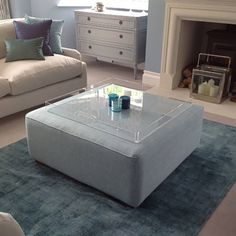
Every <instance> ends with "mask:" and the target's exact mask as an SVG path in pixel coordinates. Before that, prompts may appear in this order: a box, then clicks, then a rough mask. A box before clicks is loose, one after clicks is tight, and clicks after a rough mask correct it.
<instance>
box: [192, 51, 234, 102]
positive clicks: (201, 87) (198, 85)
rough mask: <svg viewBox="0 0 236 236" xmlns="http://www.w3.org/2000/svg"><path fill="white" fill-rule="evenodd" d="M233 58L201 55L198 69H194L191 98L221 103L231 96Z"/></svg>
mask: <svg viewBox="0 0 236 236" xmlns="http://www.w3.org/2000/svg"><path fill="white" fill-rule="evenodd" d="M230 65H231V58H230V57H227V56H221V55H213V54H206V53H199V55H198V64H197V67H196V68H194V69H193V73H192V84H191V89H190V97H192V98H195V99H199V100H203V101H207V102H212V103H221V102H222V101H223V100H224V99H226V98H227V97H228V96H229V89H230V83H231V68H230Z"/></svg>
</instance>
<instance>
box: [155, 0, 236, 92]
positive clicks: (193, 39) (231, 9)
mask: <svg viewBox="0 0 236 236" xmlns="http://www.w3.org/2000/svg"><path fill="white" fill-rule="evenodd" d="M204 22H209V23H220V24H232V25H234V24H236V2H235V0H166V9H165V25H164V36H163V47H162V62H161V73H160V85H159V86H160V88H164V89H168V90H173V89H175V88H177V87H178V84H179V82H180V79H181V71H182V69H183V68H184V67H185V66H186V65H187V64H188V63H189V62H191V58H192V56H193V54H194V52H193V49H194V50H196V43H197V41H198V35H197V34H198V32H199V31H198V30H199V29H198V28H199V27H200V28H201V26H202V25H201V23H204ZM196 23H197V24H196ZM194 45H195V46H194Z"/></svg>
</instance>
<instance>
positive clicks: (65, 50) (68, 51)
mask: <svg viewBox="0 0 236 236" xmlns="http://www.w3.org/2000/svg"><path fill="white" fill-rule="evenodd" d="M62 50H63V55H65V56H68V57H73V58H75V59H77V60H80V61H81V54H80V52H79V51H77V50H76V49H72V48H62Z"/></svg>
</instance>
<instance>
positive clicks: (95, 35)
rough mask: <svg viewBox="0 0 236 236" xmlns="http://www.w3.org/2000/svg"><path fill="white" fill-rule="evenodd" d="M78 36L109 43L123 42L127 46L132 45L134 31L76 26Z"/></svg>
mask: <svg viewBox="0 0 236 236" xmlns="http://www.w3.org/2000/svg"><path fill="white" fill-rule="evenodd" d="M78 38H80V39H89V40H93V41H97V40H99V41H102V42H104V41H107V42H111V43H118V44H125V45H129V46H133V45H134V43H135V42H134V41H135V35H134V32H122V31H120V32H119V31H114V30H104V29H99V28H92V27H87V26H81V25H79V26H78Z"/></svg>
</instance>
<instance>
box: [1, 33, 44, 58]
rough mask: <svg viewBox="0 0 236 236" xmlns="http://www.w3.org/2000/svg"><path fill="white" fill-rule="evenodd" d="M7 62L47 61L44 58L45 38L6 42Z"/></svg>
mask: <svg viewBox="0 0 236 236" xmlns="http://www.w3.org/2000/svg"><path fill="white" fill-rule="evenodd" d="M5 45H6V51H7V55H6V62H10V61H18V60H45V58H44V56H43V51H42V47H43V37H41V38H35V39H25V40H24V39H9V40H5Z"/></svg>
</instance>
